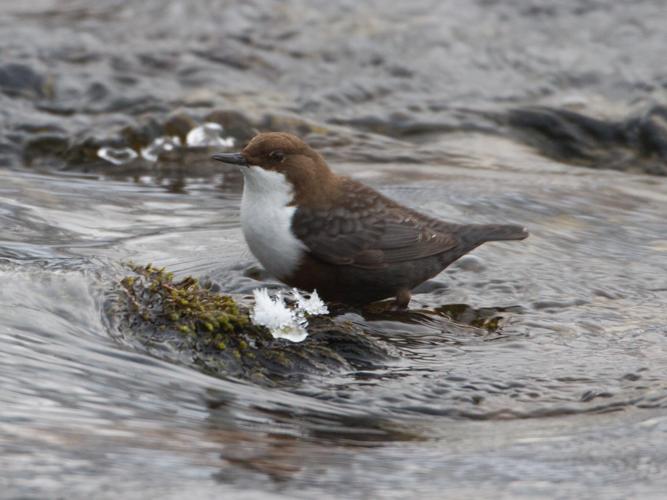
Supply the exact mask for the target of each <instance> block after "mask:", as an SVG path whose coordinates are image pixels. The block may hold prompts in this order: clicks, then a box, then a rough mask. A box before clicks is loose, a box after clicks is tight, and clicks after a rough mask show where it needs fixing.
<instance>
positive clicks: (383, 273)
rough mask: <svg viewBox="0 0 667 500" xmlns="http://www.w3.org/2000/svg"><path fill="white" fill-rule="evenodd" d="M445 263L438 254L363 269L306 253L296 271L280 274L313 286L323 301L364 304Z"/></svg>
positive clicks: (419, 279)
mask: <svg viewBox="0 0 667 500" xmlns="http://www.w3.org/2000/svg"><path fill="white" fill-rule="evenodd" d="M445 267H446V265H445V264H444V263H443V262H442V259H441V258H439V257H438V256H431V257H425V258H422V259H416V260H412V261H408V262H400V263H396V264H389V265H387V266H386V267H382V268H378V269H367V268H361V267H353V266H345V265H334V264H328V263H326V262H322V261H319V260H317V259H314V258H312V257H310V256H309V255H306V256H304V258H303V259H302V261H301V263H300V265H299V267H298V268H297V271H296V272H294V273H292V274H291V275H290V276H287V277H283V278H282V281H284V282H285V283H287V284H288V285H290V286H294V287H297V288H300V289H302V290H309V291H312V290H317V293H318V294H319V296H320V297H322V298H323V299H324V300H327V301H331V302H341V303H346V304H367V303H370V302H375V301H377V300H383V299H387V298H391V297H395V296H396V295H397V294H398V293H399V292H400V291H402V290H410V289H412V288H414V287H416V286H417V285H419V284H420V283H423V282H424V281H426V280H427V279H429V278H432V277H433V276H435V275H437V274H438V273H440V272H441V271H442V270H443V269H444V268H445Z"/></svg>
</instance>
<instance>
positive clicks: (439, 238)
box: [292, 180, 458, 268]
mask: <svg viewBox="0 0 667 500" xmlns="http://www.w3.org/2000/svg"><path fill="white" fill-rule="evenodd" d="M343 182H344V183H345V185H344V186H343V188H344V189H342V190H341V195H340V198H339V199H338V203H336V204H335V207H324V208H320V209H309V208H305V207H299V208H298V209H297V210H296V211H295V213H294V218H293V220H292V230H293V231H294V233H295V234H296V236H297V237H299V239H301V241H303V242H304V244H305V245H306V246H307V248H308V250H309V251H310V253H311V255H312V256H313V257H315V258H317V259H319V260H322V261H325V262H329V263H332V264H345V265H350V266H354V267H363V268H382V267H385V266H387V265H389V264H394V263H398V262H405V261H410V260H414V259H419V258H423V257H428V256H431V255H435V254H438V253H441V252H444V251H446V250H449V249H451V248H452V247H454V246H455V245H456V244H457V243H458V240H457V238H456V236H455V235H454V234H453V233H452V232H449V231H446V230H443V228H442V227H438V226H439V222H438V221H436V220H434V219H430V218H428V217H426V216H424V215H421V214H419V213H417V212H414V211H412V210H409V209H407V208H405V207H402V206H400V205H398V204H397V203H395V202H394V201H392V200H390V199H388V198H386V197H384V196H382V195H381V194H380V193H378V192H376V191H374V190H373V189H371V188H368V187H366V186H364V185H363V184H359V183H357V182H354V181H351V180H345V181H343Z"/></svg>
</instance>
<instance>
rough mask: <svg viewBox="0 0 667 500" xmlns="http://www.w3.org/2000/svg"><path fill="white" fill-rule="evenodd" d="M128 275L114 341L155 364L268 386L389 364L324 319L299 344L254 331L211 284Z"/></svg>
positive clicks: (346, 326) (154, 271) (351, 331)
mask: <svg viewBox="0 0 667 500" xmlns="http://www.w3.org/2000/svg"><path fill="white" fill-rule="evenodd" d="M129 269H130V270H131V271H132V274H131V275H130V276H127V277H125V278H124V279H122V280H121V282H120V285H121V286H120V287H119V288H118V289H117V290H116V293H114V294H113V297H112V299H111V301H110V303H109V307H108V308H107V313H108V314H109V317H110V319H111V320H112V324H113V328H114V330H115V331H116V333H117V337H118V338H119V340H121V341H122V342H124V343H126V344H129V345H131V346H132V347H133V348H135V349H138V350H143V351H147V352H149V353H150V354H152V355H154V356H156V357H159V358H162V359H168V360H171V361H177V362H180V363H185V364H188V365H192V366H196V367H197V368H198V369H200V370H201V371H204V372H206V373H209V374H212V375H216V376H235V377H242V378H247V379H251V380H253V381H256V382H259V383H262V384H268V385H273V384H278V383H281V382H289V381H296V380H301V379H302V378H303V376H304V375H307V374H316V373H317V374H322V373H326V372H331V371H341V370H343V371H344V370H353V369H369V368H372V367H373V366H376V365H378V364H380V363H382V362H384V361H385V360H387V359H389V358H391V357H392V356H391V355H390V354H389V350H388V349H387V347H386V346H385V345H384V344H383V343H381V342H380V341H377V340H374V339H372V338H369V337H367V336H365V335H364V334H363V332H362V331H361V330H360V329H359V328H358V327H356V326H354V325H352V324H351V323H348V322H344V321H337V320H336V319H335V318H329V317H314V318H311V319H310V321H309V322H310V324H309V327H308V331H309V336H308V338H307V339H306V340H304V341H303V342H300V343H292V342H290V341H288V340H284V339H275V338H273V336H272V335H271V334H270V332H269V331H268V330H266V329H265V328H263V327H258V326H255V325H253V324H252V322H251V321H250V318H249V310H248V308H247V307H245V306H243V305H241V304H239V303H238V302H237V301H236V300H235V299H234V298H233V297H231V296H229V295H225V294H222V293H220V292H219V291H218V290H217V287H216V286H215V285H214V284H212V283H208V282H204V283H200V282H199V281H198V280H197V279H195V278H192V277H186V278H183V279H180V280H176V279H175V278H174V276H173V274H172V273H169V272H167V271H165V270H164V269H158V268H156V267H153V266H151V265H150V264H149V265H147V266H130V268H129Z"/></svg>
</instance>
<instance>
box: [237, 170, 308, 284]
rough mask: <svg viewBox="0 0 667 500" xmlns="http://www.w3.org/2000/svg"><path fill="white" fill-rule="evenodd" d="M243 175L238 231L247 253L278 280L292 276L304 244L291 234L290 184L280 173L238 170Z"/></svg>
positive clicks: (293, 209)
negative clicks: (240, 233)
mask: <svg viewBox="0 0 667 500" xmlns="http://www.w3.org/2000/svg"><path fill="white" fill-rule="evenodd" d="M241 170H242V172H243V176H244V184H243V200H242V201H241V228H242V229H243V235H244V236H245V239H246V242H247V243H248V247H250V251H251V252H252V253H253V255H254V256H255V257H256V258H257V260H258V261H259V262H260V263H261V264H262V265H263V266H264V267H265V268H266V270H267V271H269V272H270V273H271V274H272V275H274V276H275V277H277V278H285V277H287V276H289V275H290V274H292V272H293V271H295V270H296V268H297V266H298V265H299V261H300V259H301V256H302V255H303V252H304V248H305V246H304V244H303V243H302V242H301V241H300V240H299V239H297V237H296V236H294V234H293V233H292V217H293V216H294V212H295V211H296V207H290V206H288V204H289V203H290V202H291V201H292V196H293V194H292V185H291V183H290V182H289V181H288V180H287V179H286V178H285V176H284V175H283V174H281V173H279V172H273V171H270V170H264V169H263V168H261V167H256V166H253V167H241Z"/></svg>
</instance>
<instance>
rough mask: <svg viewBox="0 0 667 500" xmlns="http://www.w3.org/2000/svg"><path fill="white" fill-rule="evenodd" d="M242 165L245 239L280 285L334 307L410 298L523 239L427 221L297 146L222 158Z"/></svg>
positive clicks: (284, 142)
mask: <svg viewBox="0 0 667 500" xmlns="http://www.w3.org/2000/svg"><path fill="white" fill-rule="evenodd" d="M213 159H215V160H219V161H221V162H224V163H231V164H235V165H240V167H241V171H242V172H243V177H244V186H243V200H242V201H241V226H242V229H243V234H244V236H245V239H246V241H247V243H248V246H249V247H250V250H251V251H252V253H253V254H254V255H255V257H256V258H257V260H259V262H260V263H261V264H262V265H263V266H264V267H265V268H266V269H267V271H269V273H271V274H272V275H274V276H275V277H276V278H278V279H279V280H281V281H283V282H284V283H287V284H288V285H290V286H294V287H297V288H301V289H303V290H310V291H312V290H317V292H318V293H319V294H320V296H321V297H322V298H324V299H325V300H328V301H334V302H343V303H351V304H364V303H369V302H374V301H377V300H382V299H386V298H389V297H396V305H397V306H398V307H406V306H407V305H408V302H409V301H410V290H411V289H412V288H414V287H415V286H417V285H419V284H420V283H422V282H424V281H426V280H427V279H429V278H432V277H433V276H435V275H436V274H438V273H440V272H441V271H442V270H443V269H445V268H446V267H447V266H448V265H449V264H451V263H452V262H454V261H455V260H456V259H458V258H460V257H461V256H463V255H465V254H466V253H468V252H470V251H471V250H472V249H473V248H475V247H478V246H479V245H481V244H482V243H484V242H487V241H496V240H522V239H524V238H526V237H527V236H528V232H527V231H526V229H525V228H523V227H521V226H516V225H508V224H452V223H449V222H444V221H440V220H437V219H434V218H432V217H428V216H426V215H423V214H420V213H419V212H416V211H415V210H412V209H410V208H407V207H404V206H402V205H400V204H398V203H396V202H395V201H393V200H391V199H389V198H387V197H385V196H383V195H381V194H380V193H378V192H377V191H375V190H373V189H371V188H369V187H367V186H364V185H363V184H361V183H359V182H356V181H354V180H352V179H349V178H347V177H341V176H338V175H336V174H334V173H333V172H332V171H331V170H330V169H329V167H328V166H327V164H326V162H325V161H324V159H323V158H322V156H320V155H319V153H317V152H316V151H315V150H313V149H312V148H311V147H310V146H308V145H307V144H306V143H305V142H303V141H302V140H301V139H299V138H298V137H296V136H294V135H291V134H286V133H280V132H270V133H264V134H259V135H257V136H255V137H254V138H253V139H252V140H251V141H250V143H248V145H247V146H246V147H245V148H244V149H243V151H242V152H240V153H223V154H215V155H213Z"/></svg>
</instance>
